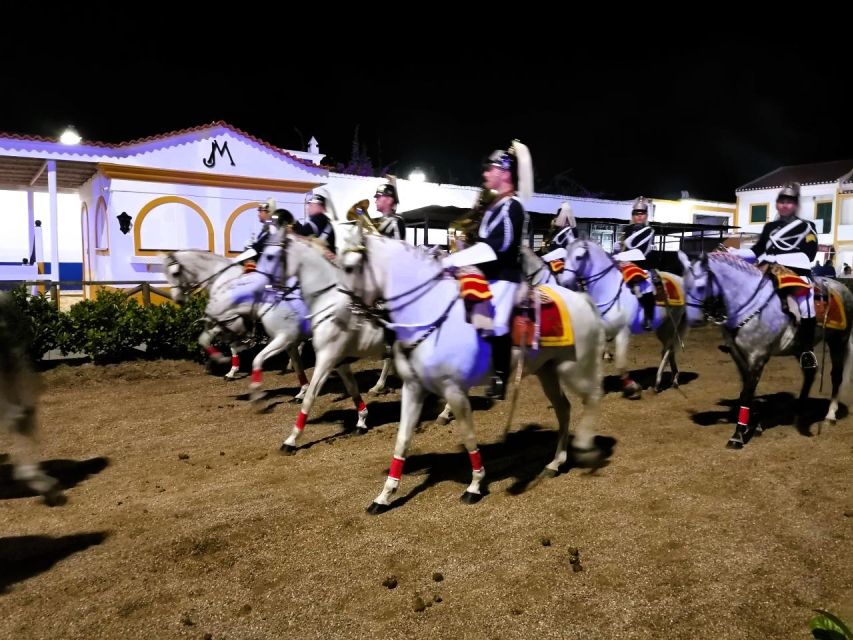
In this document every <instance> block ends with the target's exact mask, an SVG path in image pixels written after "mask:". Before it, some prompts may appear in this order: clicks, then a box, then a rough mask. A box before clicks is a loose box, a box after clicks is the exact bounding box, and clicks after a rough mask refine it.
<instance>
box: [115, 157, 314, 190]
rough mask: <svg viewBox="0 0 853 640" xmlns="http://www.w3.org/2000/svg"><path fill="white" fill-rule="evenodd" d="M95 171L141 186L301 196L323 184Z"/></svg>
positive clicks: (119, 168)
mask: <svg viewBox="0 0 853 640" xmlns="http://www.w3.org/2000/svg"><path fill="white" fill-rule="evenodd" d="M98 171H100V172H101V174H102V175H104V176H106V177H107V178H111V179H114V180H139V181H141V182H168V183H171V184H191V185H199V186H203V187H222V188H228V189H250V190H254V191H283V192H287V193H305V192H306V191H311V190H312V189H314V188H316V187H318V186H319V185H322V184H325V182H322V181H319V180H318V181H313V180H311V181H308V180H301V181H297V180H275V179H273V178H254V177H250V176H228V175H223V174H221V173H204V172H201V171H178V170H176V169H156V168H152V167H135V166H128V165H123V164H111V163H108V162H101V163H99V164H98Z"/></svg>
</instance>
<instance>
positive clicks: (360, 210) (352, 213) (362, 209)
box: [347, 200, 382, 235]
mask: <svg viewBox="0 0 853 640" xmlns="http://www.w3.org/2000/svg"><path fill="white" fill-rule="evenodd" d="M368 207H370V200H359V201H358V202H356V203H355V204H354V205H352V206H351V207H350V208H349V211H347V220H351V221H352V222H361V223H362V224H363V225H364V228H365V230H366V231H367V232H368V233H374V234H376V235H382V234H380V233H379V229H377V228H376V225H375V224H374V223H373V220H371V219H370V216H369V215H367V209H368Z"/></svg>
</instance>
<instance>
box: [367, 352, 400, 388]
mask: <svg viewBox="0 0 853 640" xmlns="http://www.w3.org/2000/svg"><path fill="white" fill-rule="evenodd" d="M393 370H394V361H393V360H392V359H391V358H385V359H384V360H383V361H382V373H380V374H379V380H377V381H376V384H375V385H373V386H372V387H371V388H370V391H368V392H367V393H382V392H383V391H385V382H386V380H387V379H388V374H389V373H391V372H392V371H393Z"/></svg>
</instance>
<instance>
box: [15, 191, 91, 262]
mask: <svg viewBox="0 0 853 640" xmlns="http://www.w3.org/2000/svg"><path fill="white" fill-rule="evenodd" d="M34 201H35V219H36V220H41V226H42V239H43V246H44V257H45V260H47V261H48V262H50V255H51V251H52V248H51V247H52V243H51V237H50V236H51V233H50V232H51V225H50V201H49V198H48V194H47V193H38V192H37V193H36V194H35V198H34ZM57 205H58V208H59V261H60V262H80V261H81V260H82V240H81V232H80V230H81V226H80V198H79V196H78V195H77V194H68V193H60V194H58V196H57ZM0 218H2V223H0V224H2V227H0V229H2V230H0V262H20V261H21V259H22V258H29V256H30V248H29V247H27V244H28V238H29V234H28V231H27V192H26V191H0Z"/></svg>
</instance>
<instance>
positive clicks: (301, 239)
mask: <svg viewBox="0 0 853 640" xmlns="http://www.w3.org/2000/svg"><path fill="white" fill-rule="evenodd" d="M287 239H288V241H291V240H292V241H294V242H296V243H298V244H301V245H302V246H304V247H307V248H309V249H311V250H312V251H315V252H316V253H318V254H320V255H321V256H323V257H324V258H325V259H326V260H328V261H329V262H331V263H332V264H333V265H335V266H338V256H337V255H335V254H334V253H333V252H332V251H331V250H330V249H329V246H328V245H327V244H326V243H325V242H323V241H322V240H320V239H319V238H315V237H314V236H300V235H297V234H295V233H288V234H287Z"/></svg>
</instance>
